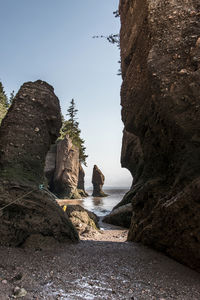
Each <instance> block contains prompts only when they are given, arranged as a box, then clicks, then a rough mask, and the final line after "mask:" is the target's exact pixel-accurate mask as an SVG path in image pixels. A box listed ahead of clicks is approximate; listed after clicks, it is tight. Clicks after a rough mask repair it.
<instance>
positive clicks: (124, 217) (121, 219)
mask: <svg viewBox="0 0 200 300" xmlns="http://www.w3.org/2000/svg"><path fill="white" fill-rule="evenodd" d="M132 212H133V209H132V204H131V203H129V204H125V205H122V206H120V207H118V208H114V209H113V210H112V211H111V212H110V214H109V215H106V216H105V217H104V218H103V222H105V223H108V224H113V225H117V226H121V227H126V228H129V227H130V224H131V217H132Z"/></svg>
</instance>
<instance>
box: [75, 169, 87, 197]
mask: <svg viewBox="0 0 200 300" xmlns="http://www.w3.org/2000/svg"><path fill="white" fill-rule="evenodd" d="M77 188H78V193H79V194H80V195H81V196H82V197H87V196H88V193H87V192H86V191H85V172H84V170H83V167H82V165H81V163H79V174H78V186H77Z"/></svg>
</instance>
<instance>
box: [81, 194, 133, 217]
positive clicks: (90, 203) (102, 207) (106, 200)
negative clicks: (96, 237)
mask: <svg viewBox="0 0 200 300" xmlns="http://www.w3.org/2000/svg"><path fill="white" fill-rule="evenodd" d="M128 190H129V188H104V189H103V191H104V192H105V193H106V194H108V195H109V196H108V197H92V196H89V197H87V198H85V199H83V200H82V203H81V205H82V206H83V207H84V208H86V209H88V210H90V211H92V212H94V213H95V214H96V215H97V216H100V217H102V216H105V215H107V214H108V213H110V212H111V210H112V209H113V207H114V206H115V205H116V204H117V203H119V202H120V201H121V200H122V198H123V197H124V195H125V194H126V192H128ZM87 192H88V194H89V195H91V194H92V189H88V190H87Z"/></svg>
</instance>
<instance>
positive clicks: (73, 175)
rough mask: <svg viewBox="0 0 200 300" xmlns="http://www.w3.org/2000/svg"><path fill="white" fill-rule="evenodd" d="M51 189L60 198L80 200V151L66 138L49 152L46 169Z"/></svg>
mask: <svg viewBox="0 0 200 300" xmlns="http://www.w3.org/2000/svg"><path fill="white" fill-rule="evenodd" d="M44 173H45V176H46V177H47V179H48V184H49V189H50V191H51V192H52V193H54V194H55V195H56V196H57V197H59V198H70V199H79V198H81V196H80V194H79V193H78V190H77V185H78V176H79V150H78V148H77V147H75V146H74V145H73V144H72V141H71V139H70V138H69V137H68V136H66V137H65V138H64V139H63V140H60V141H58V142H57V143H56V145H52V146H51V149H50V150H49V152H48V154H47V157H46V163H45V169H44Z"/></svg>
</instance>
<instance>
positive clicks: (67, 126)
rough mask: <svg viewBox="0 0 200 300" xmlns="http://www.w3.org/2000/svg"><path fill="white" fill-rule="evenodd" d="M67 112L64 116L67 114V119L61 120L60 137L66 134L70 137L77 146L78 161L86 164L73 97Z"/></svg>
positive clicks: (84, 148)
mask: <svg viewBox="0 0 200 300" xmlns="http://www.w3.org/2000/svg"><path fill="white" fill-rule="evenodd" d="M67 112H68V113H67V114H66V116H69V119H68V120H64V121H63V125H62V128H61V134H60V139H63V138H64V137H65V135H66V134H67V135H68V136H69V137H70V138H71V140H72V143H73V145H74V146H77V147H78V148H79V161H80V162H81V163H83V164H84V165H85V166H86V159H87V157H88V155H86V154H85V150H86V147H85V146H84V143H85V141H84V140H83V139H82V138H81V137H80V134H81V130H80V129H79V123H78V122H77V118H76V115H77V112H78V109H76V107H75V101H74V99H72V100H71V102H70V106H69V108H68V110H67Z"/></svg>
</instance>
